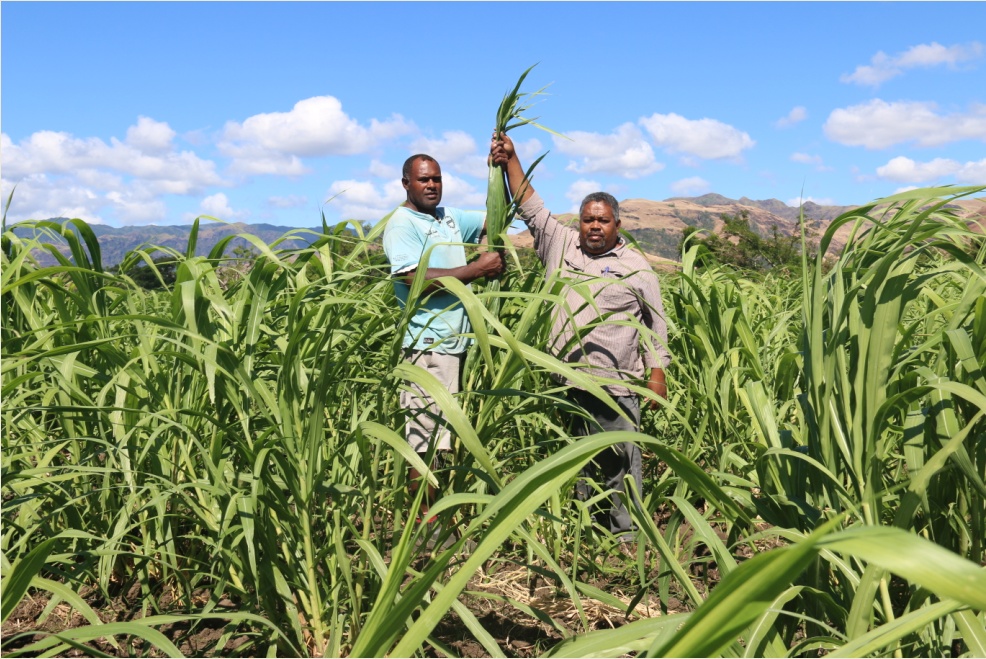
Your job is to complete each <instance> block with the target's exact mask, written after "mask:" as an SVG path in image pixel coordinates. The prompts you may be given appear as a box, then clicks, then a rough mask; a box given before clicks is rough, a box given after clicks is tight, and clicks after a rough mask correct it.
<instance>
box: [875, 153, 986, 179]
mask: <svg viewBox="0 0 986 659" xmlns="http://www.w3.org/2000/svg"><path fill="white" fill-rule="evenodd" d="M876 173H877V175H878V176H879V177H880V178H882V179H884V180H888V181H896V182H898V183H928V182H931V181H937V180H940V179H943V178H951V179H953V180H955V181H958V182H960V183H973V184H976V183H986V159H983V160H980V161H977V162H967V163H964V164H963V163H960V162H958V161H955V160H950V159H947V158H935V159H934V160H931V161H929V162H916V161H914V160H911V159H910V158H906V157H904V156H898V157H896V158H893V159H891V160H890V161H889V162H888V163H887V164H886V165H883V166H881V167H877V169H876Z"/></svg>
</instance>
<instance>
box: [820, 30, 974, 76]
mask: <svg viewBox="0 0 986 659" xmlns="http://www.w3.org/2000/svg"><path fill="white" fill-rule="evenodd" d="M982 54H983V45H982V44H981V43H979V42H978V41H973V42H972V43H969V44H965V45H962V44H956V45H954V46H948V47H946V46H942V45H941V44H939V43H936V42H932V43H929V44H920V45H918V46H912V47H911V48H909V49H908V50H906V51H904V52H903V53H899V54H897V55H896V56H894V57H890V56H889V55H887V54H886V53H884V52H883V51H880V52H878V53H877V54H876V55H874V56H873V58H872V59H871V60H870V64H869V65H861V66H858V67H856V70H855V71H853V72H852V73H851V74H844V75H843V76H842V77H840V78H839V80H840V81H841V82H845V83H854V84H857V85H869V86H872V87H876V86H878V85H880V84H881V83H883V82H886V81H887V80H890V79H891V78H896V77H897V76H899V75H903V73H904V71H906V70H907V69H913V68H918V67H920V68H931V67H934V66H941V65H946V66H949V67H951V68H954V67H955V66H956V65H958V64H959V63H960V62H965V61H968V60H973V59H978V58H979V57H982Z"/></svg>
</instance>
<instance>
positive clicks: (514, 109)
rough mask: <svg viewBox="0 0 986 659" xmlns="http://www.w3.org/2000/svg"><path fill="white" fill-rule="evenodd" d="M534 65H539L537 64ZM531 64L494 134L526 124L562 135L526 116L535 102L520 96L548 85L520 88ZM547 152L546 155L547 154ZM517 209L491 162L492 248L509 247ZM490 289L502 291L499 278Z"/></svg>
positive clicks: (494, 305) (493, 304)
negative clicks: (511, 224) (510, 231)
mask: <svg viewBox="0 0 986 659" xmlns="http://www.w3.org/2000/svg"><path fill="white" fill-rule="evenodd" d="M534 66H537V65H536V64H535V65H534ZM534 66H531V67H530V68H529V69H527V70H526V71H524V73H523V74H522V75H521V76H520V79H519V80H517V84H516V85H514V88H513V89H512V90H511V91H509V92H507V93H506V94H504V96H503V100H502V101H501V102H500V107H499V109H498V110H497V113H496V126H495V135H502V134H504V133H506V132H508V131H510V130H512V129H514V128H517V127H518V126H524V125H526V124H530V125H532V126H536V127H537V128H540V129H541V130H545V131H547V132H549V133H551V134H552V135H559V136H560V137H563V136H562V135H560V134H559V133H556V132H555V131H553V130H551V129H550V128H546V127H544V126H542V125H540V124H538V123H537V119H538V117H534V118H528V117H525V116H524V113H525V112H527V110H529V109H530V108H531V106H532V105H533V103H530V102H528V103H525V104H522V103H521V99H523V98H524V97H525V96H530V97H531V98H534V97H535V96H539V95H541V94H543V93H544V90H545V87H542V88H541V89H539V90H537V91H536V92H532V93H528V92H522V91H520V86H521V85H522V84H523V82H524V79H525V78H527V74H528V73H530V72H531V69H533V68H534ZM545 155H546V154H545ZM542 158H544V155H542V156H541V157H539V158H538V159H537V160H535V161H534V163H533V164H532V165H531V166H530V167H529V168H528V170H527V172H526V174H525V181H526V180H530V176H531V172H532V171H533V170H534V167H536V166H537V164H538V163H539V162H541V159H542ZM516 210H517V201H516V200H510V201H508V198H507V186H506V183H505V181H504V172H503V167H501V166H500V165H494V164H493V163H492V162H490V165H489V182H488V186H487V189H486V235H487V240H488V243H489V246H490V247H491V248H492V249H501V248H503V247H506V246H507V244H508V243H509V241H508V239H507V235H506V231H507V227H508V226H510V222H511V220H512V219H513V216H514V213H515V212H516ZM486 290H487V291H491V292H496V291H498V290H500V283H499V281H496V280H493V281H491V282H489V284H488V285H487V288H486ZM489 305H490V306H489V309H490V310H491V311H493V312H494V313H496V312H497V311H499V306H500V305H499V298H495V297H494V298H492V299H491V300H490V303H489Z"/></svg>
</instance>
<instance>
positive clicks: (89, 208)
mask: <svg viewBox="0 0 986 659" xmlns="http://www.w3.org/2000/svg"><path fill="white" fill-rule="evenodd" d="M5 173H6V172H5ZM15 183H16V188H15V187H14V184H15ZM0 187H2V195H3V203H4V204H6V203H7V198H8V197H9V196H10V193H11V190H13V193H14V195H13V198H12V199H11V203H10V212H9V213H8V216H7V220H8V222H10V223H14V222H20V221H22V220H47V219H50V218H54V217H68V218H79V219H81V220H85V221H86V222H89V223H92V224H104V223H105V221H104V219H103V217H102V215H101V213H100V210H101V209H103V208H104V207H105V206H106V205H107V202H106V199H105V198H104V197H102V196H101V195H99V194H97V193H96V192H95V191H94V190H92V189H91V188H89V187H87V186H83V185H79V184H78V183H75V182H70V181H66V180H65V179H64V177H61V176H55V177H49V176H47V175H45V174H31V175H29V176H26V177H24V178H22V179H20V180H19V181H16V182H15V181H11V180H9V179H7V178H6V177H4V178H3V181H2V186H0Z"/></svg>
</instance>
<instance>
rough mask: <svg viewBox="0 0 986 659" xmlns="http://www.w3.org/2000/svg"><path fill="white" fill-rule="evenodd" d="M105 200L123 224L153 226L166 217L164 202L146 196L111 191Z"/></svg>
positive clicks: (129, 192)
mask: <svg viewBox="0 0 986 659" xmlns="http://www.w3.org/2000/svg"><path fill="white" fill-rule="evenodd" d="M106 199H107V200H108V201H109V202H110V203H112V204H113V210H114V211H115V213H116V216H117V217H119V218H120V219H121V220H122V221H123V223H124V224H154V223H156V222H160V221H161V220H163V219H165V217H166V216H167V210H168V209H167V208H166V207H165V205H164V202H163V201H161V200H160V199H155V198H153V197H149V196H146V195H142V194H134V193H133V192H131V191H122V192H118V191H112V192H108V193H107V194H106Z"/></svg>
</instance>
